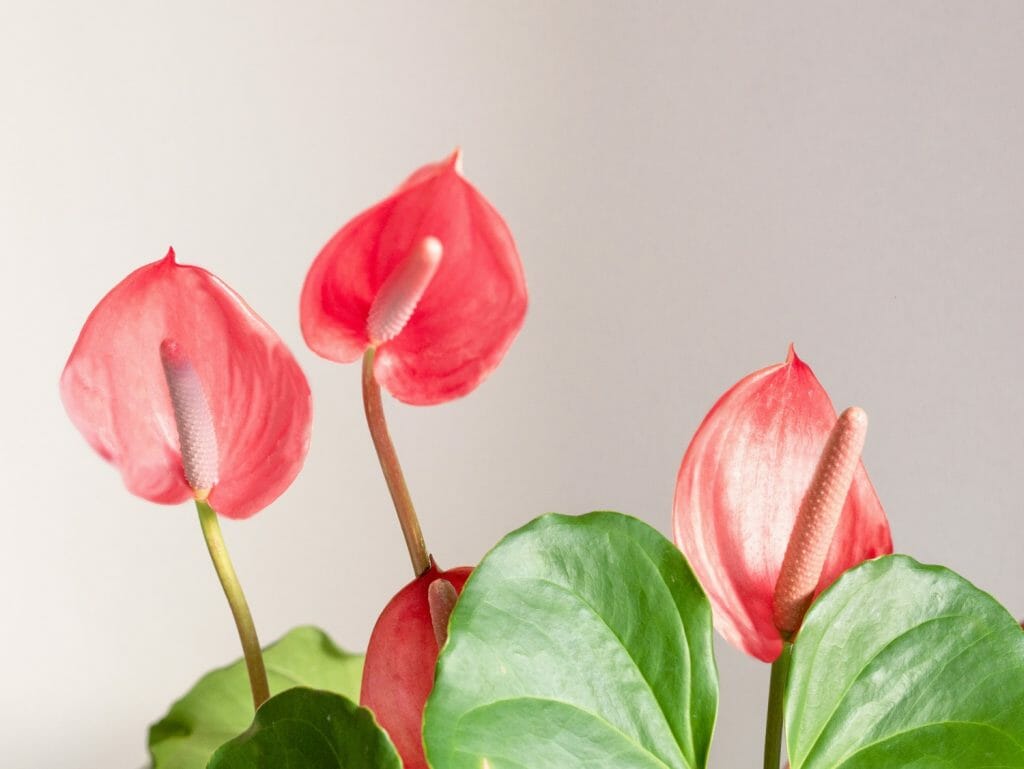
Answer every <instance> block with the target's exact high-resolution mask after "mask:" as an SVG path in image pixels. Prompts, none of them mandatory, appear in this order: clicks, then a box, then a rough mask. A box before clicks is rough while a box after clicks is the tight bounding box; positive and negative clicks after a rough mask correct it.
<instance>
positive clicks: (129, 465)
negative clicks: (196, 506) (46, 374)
mask: <svg viewBox="0 0 1024 769" xmlns="http://www.w3.org/2000/svg"><path fill="white" fill-rule="evenodd" d="M164 340H171V341H173V342H174V343H176V345H177V346H178V348H179V350H180V352H181V354H182V355H183V356H184V357H185V358H187V360H188V362H189V363H190V364H191V365H192V367H193V368H194V369H195V371H196V374H197V376H198V378H199V381H200V382H201V383H202V386H203V390H204V393H205V396H206V399H207V402H208V403H209V407H210V411H211V413H212V417H213V425H214V430H215V432H216V439H217V453H218V457H217V470H218V472H217V478H218V482H217V484H216V485H215V486H214V487H213V489H212V491H211V492H210V495H209V502H210V505H211V506H212V507H213V508H214V509H215V510H216V511H217V512H218V513H220V514H221V515H224V516H227V517H229V518H247V517H249V516H251V515H253V514H254V513H256V512H258V511H259V510H261V509H263V508H264V507H266V506H267V505H269V504H270V503H271V502H272V501H274V499H276V498H277V497H278V496H279V495H280V494H281V493H282V492H283V491H284V490H285V489H286V488H287V487H288V485H289V484H290V483H291V482H292V480H294V478H295V476H296V475H297V474H298V472H299V470H300V469H301V467H302V463H303V461H304V460H305V456H306V450H307V448H308V446H309V433H310V423H311V419H312V402H311V397H310V392H309V385H308V384H307V383H306V378H305V376H304V375H303V373H302V370H301V369H300V368H299V366H298V364H297V363H296V362H295V359H294V358H293V357H292V355H291V353H290V352H289V351H288V349H287V348H286V347H285V346H284V344H283V343H282V342H281V340H280V339H279V338H278V337H277V335H276V334H275V333H274V331H273V329H271V328H270V327H269V326H268V325H267V324H266V322H264V321H263V319H261V318H260V317H259V316H258V315H256V313H254V312H253V311H252V309H251V308H250V307H249V306H248V305H247V304H246V303H245V302H244V301H243V300H242V298H241V297H240V296H238V294H236V293H235V292H234V291H232V290H231V289H230V288H228V287H227V286H226V285H225V284H224V283H222V282H221V281H220V280H218V279H217V278H216V277H215V276H213V275H211V274H210V273H209V272H207V271H206V270H203V269H200V268H199V267H192V266H188V265H180V264H177V263H176V262H175V260H174V252H173V250H172V251H169V252H168V254H167V256H166V257H165V258H164V259H162V260H160V261H158V262H154V263H152V264H148V265H146V266H145V267H141V268H140V269H138V270H136V271H135V272H133V273H132V274H131V275H129V276H128V277H127V278H125V279H124V280H123V281H121V282H120V283H119V284H118V285H117V286H115V287H114V288H113V289H112V290H111V291H110V293H109V294H107V295H106V296H105V297H104V298H103V299H102V301H100V303H99V304H98V305H97V306H96V308H95V309H94V310H93V311H92V314H91V315H90V316H89V318H88V320H87V321H86V322H85V326H84V327H83V328H82V332H81V334H80V335H79V337H78V342H77V343H76V344H75V347H74V349H73V350H72V351H71V356H70V357H69V358H68V362H67V365H66V366H65V368H64V373H63V374H62V376H61V380H60V391H61V398H62V399H63V401H64V407H65V408H66V409H67V412H68V415H69V416H70V417H71V420H72V421H73V422H74V424H75V426H76V427H77V428H78V429H79V431H81V433H82V435H83V436H85V438H86V440H87V441H89V443H90V444H91V445H92V447H93V448H94V449H96V451H97V452H99V453H100V455H101V456H103V457H104V458H105V459H107V460H109V461H110V462H112V463H113V464H114V465H116V466H117V467H118V469H119V470H120V471H121V475H122V477H123V479H124V483H125V485H126V486H127V487H128V490H129V491H131V492H132V493H133V494H136V495H138V496H140V497H143V498H145V499H148V500H151V501H153V502H160V503H165V504H171V503H178V502H184V501H186V500H188V499H190V498H191V497H192V496H193V491H192V489H191V488H189V485H188V483H186V481H185V476H184V471H183V468H182V460H181V451H180V448H179V442H178V431H177V427H176V425H175V421H174V411H173V408H172V405H171V398H170V393H169V391H168V385H167V380H166V378H165V374H164V369H163V365H162V363H161V359H160V345H161V343H162V342H164Z"/></svg>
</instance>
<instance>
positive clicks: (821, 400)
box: [672, 347, 892, 662]
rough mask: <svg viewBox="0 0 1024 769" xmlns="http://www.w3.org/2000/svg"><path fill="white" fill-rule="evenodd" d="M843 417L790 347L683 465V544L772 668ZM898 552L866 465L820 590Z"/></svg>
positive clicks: (708, 588)
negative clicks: (802, 511)
mask: <svg viewBox="0 0 1024 769" xmlns="http://www.w3.org/2000/svg"><path fill="white" fill-rule="evenodd" d="M835 421H836V412H835V409H834V408H833V406H832V402H831V400H830V399H829V397H828V393H826V392H825V390H824V388H823V387H822V386H821V384H820V383H819V382H818V380H817V378H816V377H815V376H814V373H813V372H812V371H811V369H810V367H809V366H807V365H806V364H805V363H804V362H803V361H801V360H800V359H799V358H798V357H797V356H796V353H795V352H794V350H793V348H792V347H790V352H789V356H788V358H787V360H786V362H785V363H780V364H778V365H775V366H769V367H768V368H765V369H761V370H760V371H757V372H755V373H753V374H751V375H750V376H748V377H746V378H744V379H742V380H741V381H740V382H738V383H737V384H735V385H734V386H733V387H732V388H731V389H730V390H729V391H728V392H726V393H725V395H723V396H722V397H721V398H720V399H719V401H718V402H717V403H716V404H715V405H714V407H713V408H712V409H711V411H710V413H709V414H708V415H707V416H706V417H705V418H704V421H703V422H702V423H701V425H700V427H699V428H698V429H697V433H696V435H695V436H694V437H693V440H692V441H691V443H690V447H689V448H688V449H687V451H686V455H685V456H684V457H683V463H682V466H681V467H680V469H679V477H678V480H677V482H676V494H675V504H674V510H673V516H672V519H673V529H674V533H675V541H676V544H677V545H678V546H679V548H680V549H681V550H682V551H683V553H684V554H685V555H686V557H687V559H688V560H689V562H690V565H691V566H692V567H693V570H694V572H695V573H696V574H697V577H698V579H699V580H700V582H701V584H702V585H703V587H704V590H705V592H706V593H707V595H708V598H709V600H710V601H711V606H712V608H713V610H714V615H715V625H716V627H717V628H718V630H719V632H720V633H721V634H722V635H723V636H724V637H725V638H726V640H728V641H729V642H730V643H732V644H733V645H734V646H736V647H738V648H739V649H741V650H743V651H745V652H746V653H747V654H750V655H752V656H754V657H757V658H758V659H761V660H764V661H765V662H771V661H773V660H775V658H776V657H778V656H779V653H780V652H781V650H782V639H781V637H780V635H779V631H778V630H777V629H776V627H775V624H774V621H773V619H772V596H773V594H774V591H775V583H776V581H777V580H778V576H779V569H780V568H781V566H782V560H783V557H784V556H785V553H786V545H787V544H788V542H789V536H790V533H791V532H792V530H793V524H794V522H795V520H796V515H797V511H798V510H799V508H800V502H801V500H802V499H803V496H804V494H805V493H806V491H807V488H808V486H809V485H810V482H811V478H812V476H813V475H814V469H815V467H816V465H817V463H818V458H819V456H820V454H821V451H822V449H823V448H824V446H825V442H826V440H827V439H828V435H829V432H830V430H831V429H832V426H833V425H834V424H835ZM891 552H892V538H891V536H890V533H889V524H888V521H887V520H886V518H885V511H884V510H883V509H882V505H881V503H880V502H879V501H878V497H877V495H876V494H875V490H874V488H873V487H872V486H871V481H870V480H868V476H867V473H866V472H865V471H864V466H863V464H860V465H859V466H858V468H857V471H856V473H855V475H854V479H853V485H852V486H851V488H850V493H849V496H848V497H847V499H846V505H845V506H844V508H843V512H842V515H841V517H840V520H839V525H838V528H837V530H836V533H835V536H834V538H833V540H832V545H831V549H830V550H829V554H828V559H827V561H826V563H825V568H824V570H823V572H822V576H821V580H820V582H819V583H818V588H817V592H820V591H821V590H823V589H824V588H825V587H827V586H828V585H830V584H831V583H832V582H833V581H834V580H835V579H836V577H838V576H839V574H840V573H842V572H843V571H845V570H846V569H848V568H850V567H851V566H854V565H856V564H858V563H860V562H861V561H864V560H867V559H870V558H874V557H876V556H879V555H885V554H888V553H891Z"/></svg>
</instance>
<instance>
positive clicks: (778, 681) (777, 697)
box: [764, 641, 793, 769]
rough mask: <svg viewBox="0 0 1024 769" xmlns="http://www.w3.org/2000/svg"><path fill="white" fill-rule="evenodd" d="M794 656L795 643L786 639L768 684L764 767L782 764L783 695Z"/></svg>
mask: <svg viewBox="0 0 1024 769" xmlns="http://www.w3.org/2000/svg"><path fill="white" fill-rule="evenodd" d="M792 658H793V644H791V643H790V642H789V641H784V642H783V644H782V654H780V655H779V657H778V659H776V660H775V662H773V663H772V678H771V683H770V684H769V686H768V718H767V721H766V723H765V728H764V769H779V767H780V766H781V764H782V721H783V695H784V694H785V693H786V681H788V680H789V663H790V661H791V660H792Z"/></svg>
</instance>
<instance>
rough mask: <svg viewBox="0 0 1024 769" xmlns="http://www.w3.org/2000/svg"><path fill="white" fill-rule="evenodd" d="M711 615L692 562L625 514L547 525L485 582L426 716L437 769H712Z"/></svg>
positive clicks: (441, 663)
mask: <svg viewBox="0 0 1024 769" xmlns="http://www.w3.org/2000/svg"><path fill="white" fill-rule="evenodd" d="M711 644H712V634H711V611H710V607H709V605H708V602H707V599H705V597H704V593H703V592H702V591H701V588H700V586H699V585H698V584H697V580H696V579H695V578H694V576H693V573H692V572H691V571H690V569H689V567H688V566H687V564H686V561H685V560H684V559H683V556H682V554H681V553H680V552H679V550H677V549H676V548H675V547H674V546H673V545H672V544H671V543H670V542H668V541H667V540H666V539H665V538H664V537H663V536H661V534H659V533H658V532H657V531H655V530H654V529H652V528H651V527H650V526H648V525H647V524H645V523H642V522H641V521H638V520H636V519H635V518H629V517H627V516H624V515H620V514H618V513H591V514H589V515H585V516H582V517H579V518H571V517H567V516H562V515H547V516H543V517H541V518H538V519H537V520H535V521H533V522H532V523H530V524H529V525H527V526H525V527H524V528H522V529H520V530H519V531H516V532H513V533H512V534H510V535H508V536H507V537H506V538H505V539H504V540H502V541H501V543H499V544H498V546H497V547H495V548H494V550H492V551H491V552H490V553H489V554H488V555H487V557H486V558H484V560H483V562H482V563H481V564H480V565H479V566H478V567H477V568H476V570H475V571H474V572H473V575H472V576H471V577H470V578H469V581H468V582H467V583H466V587H465V589H464V590H463V592H462V595H461V597H460V598H459V602H458V604H457V605H456V608H455V612H454V614H453V615H452V618H451V625H450V635H449V640H448V644H447V646H446V647H445V649H444V651H443V652H442V654H441V657H440V659H439V660H438V667H437V674H436V675H437V677H436V682H435V685H434V690H433V692H432V694H431V697H430V699H429V700H428V702H427V709H426V714H425V717H424V735H425V736H424V739H425V744H426V748H427V758H428V760H429V761H430V763H431V765H432V766H433V767H436V769H481V767H484V768H485V769H523V767H528V768H529V769H573V768H574V767H587V768H588V769H634V768H635V769H647V768H650V769H700V768H701V767H703V766H704V765H705V761H706V759H707V753H708V747H709V744H710V742H711V732H712V730H713V729H714V722H715V711H716V709H717V705H718V681H717V673H716V670H715V662H714V657H713V651H712V645H711Z"/></svg>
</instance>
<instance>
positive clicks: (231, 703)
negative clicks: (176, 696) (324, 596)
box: [149, 627, 363, 769]
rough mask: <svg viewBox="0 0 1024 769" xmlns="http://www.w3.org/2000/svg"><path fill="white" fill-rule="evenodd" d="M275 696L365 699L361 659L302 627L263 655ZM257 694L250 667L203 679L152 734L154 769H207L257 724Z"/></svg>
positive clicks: (238, 664) (238, 665)
mask: <svg viewBox="0 0 1024 769" xmlns="http://www.w3.org/2000/svg"><path fill="white" fill-rule="evenodd" d="M263 658H264V661H265V662H266V666H267V679H268V680H269V682H270V691H271V693H272V694H277V693H279V692H282V691H285V690H286V689H290V688H292V687H294V686H312V687H316V688H318V689H327V690H330V691H333V692H338V693H340V694H344V695H345V696H346V697H350V698H352V699H355V698H356V697H358V696H359V681H360V678H361V676H362V670H363V658H362V656H361V655H357V654H349V653H348V652H345V651H342V650H341V649H339V648H338V647H337V646H335V645H334V642H333V641H331V639H330V638H329V637H328V636H327V634H326V633H324V632H323V631H322V630H319V629H318V628H315V627H297V628H295V629H294V630H291V631H290V632H289V633H288V634H287V635H285V636H284V637H283V638H282V639H281V640H280V641H278V642H277V643H275V644H272V645H271V646H269V647H267V649H266V650H264V652H263ZM252 718H253V712H252V694H251V693H250V690H249V679H248V677H247V675H246V672H245V664H244V663H243V662H242V661H241V660H239V661H238V662H235V663H234V664H232V665H228V666H227V667H224V668H220V669H219V670H214V671H212V672H210V673H207V674H206V675H205V676H203V677H202V678H201V679H200V680H199V682H198V683H196V685H195V686H193V687H192V689H191V690H190V691H189V692H188V694H186V695H185V696H184V697H182V698H181V699H180V700H178V701H177V702H175V703H174V705H172V706H171V709H170V711H169V712H168V713H167V715H166V716H164V717H163V718H162V719H161V720H160V721H158V722H157V723H155V724H153V726H152V727H150V730H149V750H150V755H151V756H152V759H153V766H154V769H204V767H205V766H206V764H207V763H208V762H209V760H210V756H212V755H213V752H214V751H215V750H216V749H217V748H218V747H220V746H221V745H223V744H224V743H225V742H227V741H228V740H230V739H232V738H234V737H237V736H238V735H239V734H241V733H242V732H243V731H245V729H247V728H248V727H249V725H250V724H251V723H252Z"/></svg>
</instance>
